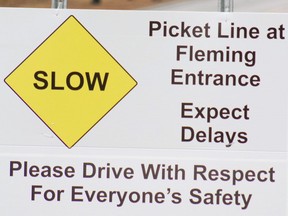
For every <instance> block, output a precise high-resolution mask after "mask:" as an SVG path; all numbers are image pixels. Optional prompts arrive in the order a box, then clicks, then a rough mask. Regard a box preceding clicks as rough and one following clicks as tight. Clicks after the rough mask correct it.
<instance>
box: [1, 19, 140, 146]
mask: <svg viewBox="0 0 288 216" xmlns="http://www.w3.org/2000/svg"><path fill="white" fill-rule="evenodd" d="M5 81H6V83H7V84H8V85H9V86H10V87H11V88H12V89H13V90H14V91H15V92H16V93H17V94H18V96H19V97H20V98H21V99H22V100H23V101H24V102H25V103H26V104H27V105H28V106H29V107H30V108H31V109H32V110H33V111H34V112H35V113H36V114H37V115H38V116H39V117H40V119H41V120H42V121H43V122H44V123H45V124H46V125H47V126H48V127H49V128H50V129H51V130H52V131H53V132H54V133H55V134H56V135H57V136H58V137H59V138H60V139H61V140H62V142H63V143H64V144H65V145H66V146H67V147H69V148H71V147H72V146H73V145H75V144H76V142H77V141H79V139H81V137H82V136H84V135H85V134H86V133H87V132H88V131H89V130H90V129H91V128H92V127H93V126H94V125H95V124H96V123H97V122H98V121H99V120H100V119H101V118H102V117H103V116H105V115H106V114H107V112H109V111H110V110H111V109H112V108H113V107H114V106H115V105H116V104H117V103H118V102H119V101H120V100H121V99H122V98H123V97H124V96H125V95H126V94H127V93H128V92H129V91H130V90H131V89H132V88H133V87H135V86H136V84H137V83H136V81H135V80H134V79H133V78H132V77H131V76H130V75H129V74H128V73H127V72H126V70H125V69H124V68H123V67H122V66H121V65H120V64H119V63H118V62H117V61H116V60H115V59H114V58H113V57H112V56H111V55H110V54H109V53H108V51H106V50H105V48H104V47H102V46H101V44H100V43H99V42H98V41H97V40H96V39H95V38H94V37H93V36H92V35H91V34H90V33H89V32H88V31H87V30H86V29H85V28H84V27H83V26H82V25H81V24H80V23H79V21H77V20H76V18H75V17H73V16H70V17H69V18H68V19H67V20H66V21H65V22H64V23H63V24H62V25H61V26H60V27H59V28H58V29H57V30H56V31H55V32H54V33H52V34H51V35H50V36H49V37H48V38H47V39H46V40H45V41H44V42H43V43H42V44H41V45H40V46H39V47H38V48H37V49H36V50H35V51H34V52H32V53H31V55H30V56H28V57H27V58H26V59H25V60H24V61H23V62H22V63H21V64H20V65H19V66H18V67H17V68H16V69H15V70H14V71H13V72H12V73H11V74H10V75H9V76H8V77H7V78H6V80H5ZM100 85H102V90H101V89H100Z"/></svg>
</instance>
